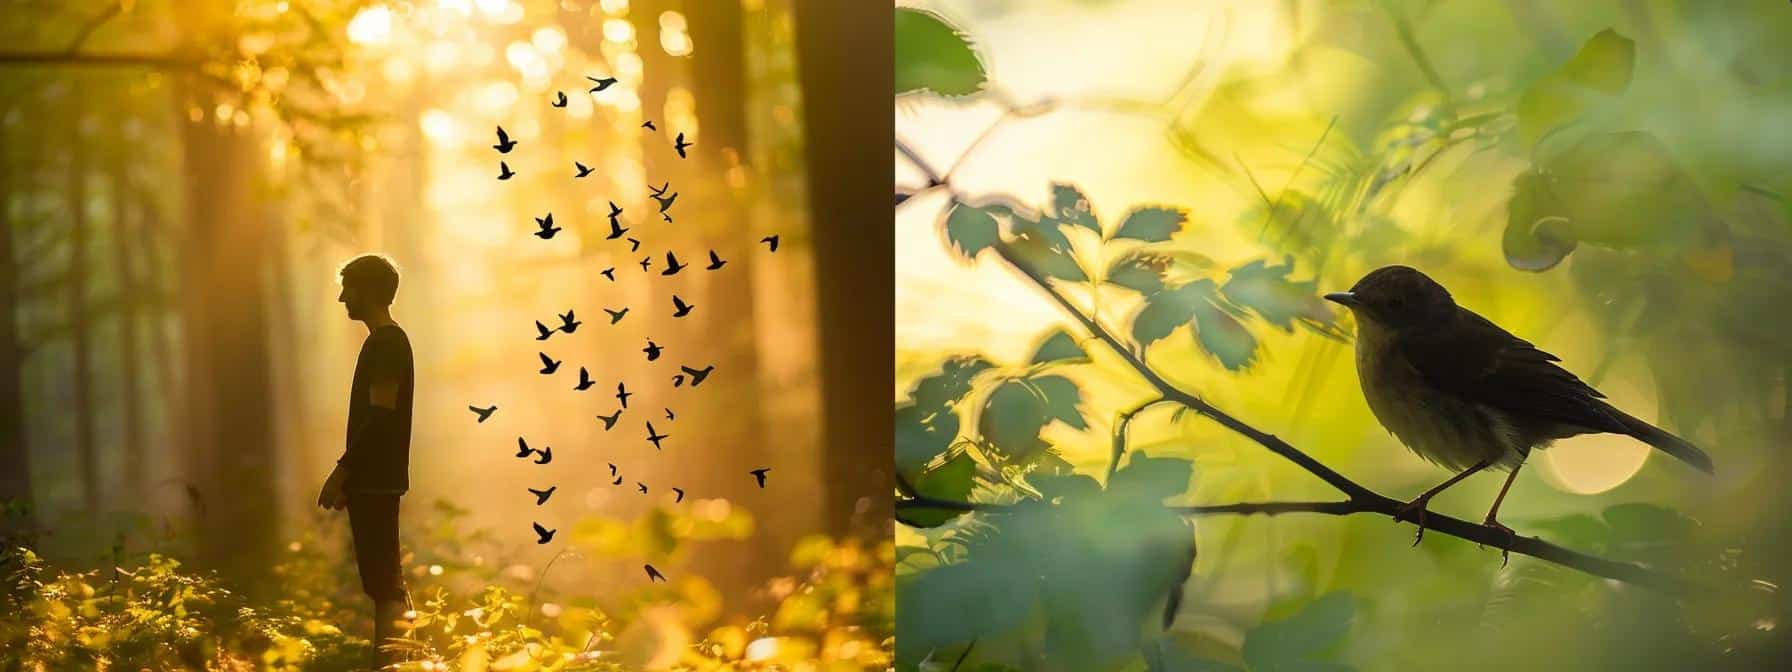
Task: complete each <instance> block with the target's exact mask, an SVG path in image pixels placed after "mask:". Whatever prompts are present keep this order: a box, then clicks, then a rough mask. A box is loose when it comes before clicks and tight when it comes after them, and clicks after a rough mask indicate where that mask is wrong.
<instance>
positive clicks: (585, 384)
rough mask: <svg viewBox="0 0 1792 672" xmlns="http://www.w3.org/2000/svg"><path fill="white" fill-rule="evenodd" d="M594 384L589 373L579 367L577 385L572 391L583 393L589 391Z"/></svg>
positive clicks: (595, 382)
mask: <svg viewBox="0 0 1792 672" xmlns="http://www.w3.org/2000/svg"><path fill="white" fill-rule="evenodd" d="M596 384H597V381H595V380H592V379H591V372H589V371H586V370H585V367H583V366H581V367H579V384H578V385H576V386H574V387H573V388H572V389H574V390H578V391H580V392H584V391H585V390H589V389H591V386H592V385H596Z"/></svg>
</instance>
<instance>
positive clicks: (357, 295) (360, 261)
mask: <svg viewBox="0 0 1792 672" xmlns="http://www.w3.org/2000/svg"><path fill="white" fill-rule="evenodd" d="M336 274H337V275H338V276H339V277H340V278H341V280H342V295H341V296H338V297H336V300H337V301H341V302H342V305H343V306H345V307H347V308H348V318H349V319H351V320H365V319H367V318H368V317H371V316H373V315H374V314H375V313H376V312H378V311H380V310H381V309H383V308H385V307H386V306H390V305H392V298H393V297H394V296H397V295H398V267H397V266H396V265H393V263H392V260H391V259H387V258H386V257H385V256H383V255H378V254H363V255H361V256H359V257H355V258H354V259H351V260H349V262H348V263H346V264H343V265H342V268H341V269H338V270H337V271H336Z"/></svg>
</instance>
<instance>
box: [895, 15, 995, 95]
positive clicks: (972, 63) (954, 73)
mask: <svg viewBox="0 0 1792 672" xmlns="http://www.w3.org/2000/svg"><path fill="white" fill-rule="evenodd" d="M895 44H896V95H902V94H905V93H912V92H916V91H932V92H934V93H937V94H939V95H942V96H966V95H970V94H973V93H976V92H977V91H978V90H980V89H982V88H983V83H984V78H985V75H984V72H983V63H982V62H980V61H979V60H978V58H977V53H976V52H975V51H973V50H972V49H971V44H970V41H969V40H968V39H966V38H965V36H964V34H963V33H961V32H959V30H958V29H957V28H954V27H953V26H952V25H951V24H948V23H947V22H946V20H945V19H943V18H941V17H940V15H938V14H935V13H933V12H929V11H925V10H920V9H910V8H906V7H898V8H897V9H896V25H895Z"/></svg>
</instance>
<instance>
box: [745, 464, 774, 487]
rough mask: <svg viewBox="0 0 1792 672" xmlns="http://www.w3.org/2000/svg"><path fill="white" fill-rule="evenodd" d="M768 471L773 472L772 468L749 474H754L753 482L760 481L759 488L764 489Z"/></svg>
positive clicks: (755, 470)
mask: <svg viewBox="0 0 1792 672" xmlns="http://www.w3.org/2000/svg"><path fill="white" fill-rule="evenodd" d="M768 471H771V467H761V468H759V469H754V470H752V471H749V472H747V473H749V474H752V475H753V480H756V481H759V487H760V488H761V489H763V488H764V487H765V474H766V472H768Z"/></svg>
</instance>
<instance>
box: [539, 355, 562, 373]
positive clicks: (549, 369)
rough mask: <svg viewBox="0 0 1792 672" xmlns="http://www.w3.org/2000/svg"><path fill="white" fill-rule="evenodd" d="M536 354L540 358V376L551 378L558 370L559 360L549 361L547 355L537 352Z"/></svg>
mask: <svg viewBox="0 0 1792 672" xmlns="http://www.w3.org/2000/svg"><path fill="white" fill-rule="evenodd" d="M536 354H537V355H540V356H541V375H544V376H551V375H554V372H555V371H559V370H560V360H557V359H549V358H548V353H545V352H538V353H536Z"/></svg>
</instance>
